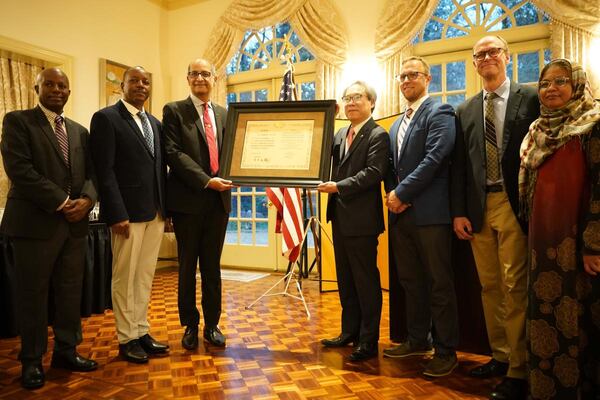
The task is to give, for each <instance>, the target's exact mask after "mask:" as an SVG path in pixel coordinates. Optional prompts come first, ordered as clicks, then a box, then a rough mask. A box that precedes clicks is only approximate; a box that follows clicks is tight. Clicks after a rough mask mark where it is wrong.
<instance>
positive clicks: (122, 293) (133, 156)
mask: <svg viewBox="0 0 600 400" xmlns="http://www.w3.org/2000/svg"><path fill="white" fill-rule="evenodd" d="M121 90H122V91H123V98H122V99H121V100H120V101H118V102H117V103H116V104H114V105H111V106H108V107H106V108H103V109H102V110H100V111H98V112H96V113H95V114H94V115H93V116H92V122H91V125H90V141H91V149H92V157H93V160H94V165H95V167H96V172H97V174H98V184H99V185H98V186H99V192H100V220H101V221H103V222H105V223H106V224H107V225H108V226H110V230H111V248H112V255H113V259H112V285H111V287H112V302H113V311H114V314H115V325H116V328H117V339H118V341H119V354H120V355H121V356H122V357H123V358H124V359H125V360H127V361H130V362H133V363H146V362H148V356H149V355H154V354H164V353H167V352H168V351H169V346H168V345H166V344H163V343H160V342H158V341H156V340H155V339H154V338H153V337H152V336H150V333H149V331H150V323H149V322H148V303H149V301H150V293H151V291H152V280H153V278H154V271H155V269H156V260H157V257H158V250H159V248H160V242H161V240H162V237H163V231H164V226H165V222H164V218H165V203H166V199H165V178H166V164H165V160H164V154H163V149H162V147H163V146H162V139H161V124H160V122H159V121H158V120H157V119H156V118H154V116H152V115H150V113H148V110H145V109H144V103H145V102H146V100H148V97H149V96H150V90H151V82H150V74H149V73H148V72H146V70H145V69H144V68H143V67H139V66H137V67H132V68H128V69H127V70H126V71H125V73H124V74H123V81H122V82H121ZM165 336H166V334H165Z"/></svg>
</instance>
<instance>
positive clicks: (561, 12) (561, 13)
mask: <svg viewBox="0 0 600 400" xmlns="http://www.w3.org/2000/svg"><path fill="white" fill-rule="evenodd" d="M533 3H534V4H535V5H536V6H537V7H539V8H540V9H541V10H544V11H545V12H546V13H548V15H550V18H551V23H550V32H551V33H550V49H551V51H552V58H568V59H570V60H573V61H576V62H578V63H580V64H581V65H582V66H583V68H584V70H585V71H586V72H587V76H588V80H589V81H590V85H591V87H592V92H593V93H594V95H595V97H600V72H599V70H600V66H598V65H597V63H598V61H596V65H592V55H593V54H594V52H595V53H597V52H598V51H600V2H599V1H597V0H595V1H589V0H564V1H553V0H533ZM592 46H595V48H592Z"/></svg>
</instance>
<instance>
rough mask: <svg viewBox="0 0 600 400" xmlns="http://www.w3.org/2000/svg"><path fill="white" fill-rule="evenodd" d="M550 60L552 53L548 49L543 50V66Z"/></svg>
mask: <svg viewBox="0 0 600 400" xmlns="http://www.w3.org/2000/svg"><path fill="white" fill-rule="evenodd" d="M551 60H552V52H551V51H550V49H544V65H546V64H548V63H549V62H550V61H551Z"/></svg>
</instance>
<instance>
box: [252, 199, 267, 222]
mask: <svg viewBox="0 0 600 400" xmlns="http://www.w3.org/2000/svg"><path fill="white" fill-rule="evenodd" d="M254 199H255V202H256V218H267V217H268V216H269V209H268V207H267V205H268V202H267V196H262V195H261V196H255V197H254Z"/></svg>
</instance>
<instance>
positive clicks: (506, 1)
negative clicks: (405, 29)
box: [414, 0, 550, 106]
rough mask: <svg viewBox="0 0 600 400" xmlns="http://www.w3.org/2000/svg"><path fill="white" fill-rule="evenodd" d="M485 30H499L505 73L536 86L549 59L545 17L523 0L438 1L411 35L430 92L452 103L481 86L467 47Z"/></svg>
mask: <svg viewBox="0 0 600 400" xmlns="http://www.w3.org/2000/svg"><path fill="white" fill-rule="evenodd" d="M485 35H499V36H502V37H503V38H504V39H506V40H507V42H508V43H509V50H510V56H511V57H510V63H509V65H508V76H509V78H510V79H511V80H513V81H515V82H520V83H524V84H530V85H535V84H536V83H537V80H538V77H539V73H540V71H541V68H542V66H543V65H544V64H545V63H547V62H548V61H549V60H550V50H549V48H548V47H549V36H550V34H549V29H548V17H547V16H546V15H545V14H544V13H543V12H541V11H539V10H538V9H537V8H536V7H535V6H534V5H533V4H532V3H530V2H529V1H523V0H440V2H439V3H438V6H437V8H436V9H435V11H434V13H433V15H432V16H431V18H430V19H429V21H428V22H427V23H426V24H425V26H424V27H423V29H422V30H421V32H419V34H418V35H417V37H416V38H415V40H414V45H415V54H416V55H420V56H423V57H425V59H427V61H428V62H429V63H430V64H431V75H432V80H431V84H430V86H429V93H430V95H431V96H432V97H433V98H434V99H435V100H437V101H440V102H441V101H443V102H447V103H450V104H452V105H454V106H457V105H458V104H460V103H461V102H463V101H464V100H465V99H466V98H467V97H470V96H472V95H474V94H475V93H477V92H478V91H479V90H481V82H480V80H479V78H478V76H477V73H476V71H475V68H474V66H473V62H472V57H471V54H472V47H473V45H474V44H475V42H476V41H477V40H478V39H479V38H481V37H482V36H485Z"/></svg>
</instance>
